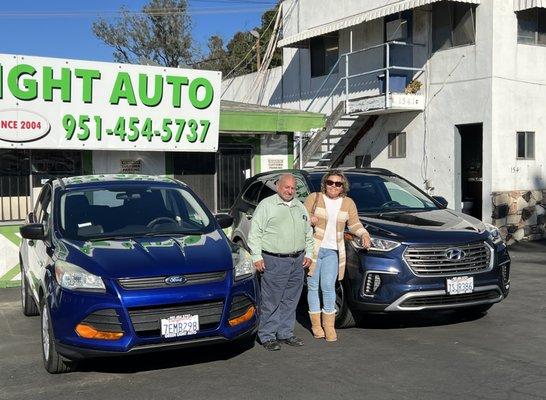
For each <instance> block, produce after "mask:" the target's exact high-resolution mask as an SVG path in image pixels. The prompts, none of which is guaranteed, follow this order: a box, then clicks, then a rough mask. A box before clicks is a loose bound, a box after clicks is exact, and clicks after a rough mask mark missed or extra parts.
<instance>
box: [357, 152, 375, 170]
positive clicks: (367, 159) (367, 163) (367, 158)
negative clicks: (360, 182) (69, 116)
mask: <svg viewBox="0 0 546 400" xmlns="http://www.w3.org/2000/svg"><path fill="white" fill-rule="evenodd" d="M371 166H372V156H371V155H370V154H366V155H363V156H356V157H355V168H370V167H371Z"/></svg>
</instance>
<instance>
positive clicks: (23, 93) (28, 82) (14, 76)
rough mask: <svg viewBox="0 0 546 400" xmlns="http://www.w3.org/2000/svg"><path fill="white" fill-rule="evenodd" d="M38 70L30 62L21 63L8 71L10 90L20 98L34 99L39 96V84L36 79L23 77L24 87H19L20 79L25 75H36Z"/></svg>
mask: <svg viewBox="0 0 546 400" xmlns="http://www.w3.org/2000/svg"><path fill="white" fill-rule="evenodd" d="M35 73H36V70H35V69H34V67H33V66H31V65H28V64H19V65H17V66H16V67H14V68H12V69H11V71H9V73H8V87H9V90H10V92H11V93H12V94H13V95H14V96H15V97H16V98H18V99H19V100H34V99H35V98H36V97H38V84H37V83H36V81H35V80H34V79H23V87H24V88H25V90H23V89H21V88H20V87H19V79H20V78H21V76H23V75H30V76H34V74H35Z"/></svg>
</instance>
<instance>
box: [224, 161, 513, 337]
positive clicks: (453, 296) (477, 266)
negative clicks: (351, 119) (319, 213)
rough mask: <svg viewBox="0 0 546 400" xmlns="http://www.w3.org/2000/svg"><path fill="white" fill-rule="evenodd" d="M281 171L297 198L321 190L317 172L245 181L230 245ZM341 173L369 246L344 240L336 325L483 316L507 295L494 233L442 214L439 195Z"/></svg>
mask: <svg viewBox="0 0 546 400" xmlns="http://www.w3.org/2000/svg"><path fill="white" fill-rule="evenodd" d="M283 172H291V173H293V174H294V175H295V176H296V182H297V187H296V192H297V197H298V198H299V199H300V200H302V201H303V200H304V199H305V198H306V197H307V195H308V194H309V193H311V192H315V191H320V181H321V178H322V176H323V175H324V171H322V172H320V171H301V170H290V171H273V172H267V173H263V174H259V175H256V176H254V177H252V178H250V179H248V180H247V181H246V182H245V185H244V187H243V189H242V191H241V193H240V194H239V196H238V197H237V199H236V200H235V203H234V205H233V207H232V209H231V211H230V213H231V215H232V216H233V217H234V229H233V233H232V239H233V241H234V242H236V243H239V244H240V245H242V246H245V247H246V246H247V245H246V243H247V237H248V231H249V229H250V222H251V220H252V213H253V212H254V209H255V208H256V205H257V204H258V203H259V202H260V201H261V200H262V199H264V198H266V197H268V196H270V195H271V194H273V193H274V192H275V182H276V180H277V178H278V176H279V175H280V174H281V173H283ZM345 174H346V176H347V178H348V180H349V184H350V191H349V196H351V198H352V199H353V200H354V201H355V203H356V206H357V208H358V212H359V216H360V218H361V220H362V223H363V224H364V226H365V227H366V228H367V229H368V231H369V232H370V235H371V239H372V247H371V248H370V249H369V250H367V251H366V250H364V249H362V248H361V247H360V244H359V241H358V240H353V238H352V237H351V236H350V234H346V235H345V246H346V254H347V267H346V268H347V269H346V273H345V278H344V280H343V281H342V282H341V283H338V285H337V288H336V289H337V309H338V313H337V316H336V324H337V326H338V327H349V326H352V325H354V323H355V321H356V319H358V318H359V317H360V316H361V314H362V312H379V313H388V312H408V311H425V312H427V311H430V310H440V309H444V310H446V309H451V310H453V309H458V310H461V311H463V312H466V313H483V312H485V311H486V310H487V309H489V308H490V307H491V306H492V305H493V304H494V303H497V302H500V301H501V300H503V299H504V298H505V297H506V296H507V295H508V291H509V289H510V257H509V254H508V251H507V249H506V245H505V244H504V242H503V240H502V238H501V236H500V233H499V231H498V229H497V228H495V227H494V226H492V225H489V224H484V223H482V222H481V221H479V220H477V219H475V218H473V217H471V216H469V215H466V214H462V213H459V212H455V211H453V210H450V209H447V201H446V200H445V199H443V198H442V197H434V198H433V197H430V196H428V195H427V194H426V193H424V192H422V191H421V190H420V189H418V188H417V187H416V186H414V185H412V184H411V183H410V182H408V181H407V180H405V179H403V178H402V177H400V176H398V175H396V174H394V173H392V172H390V171H387V170H385V169H372V168H369V169H352V170H347V171H345Z"/></svg>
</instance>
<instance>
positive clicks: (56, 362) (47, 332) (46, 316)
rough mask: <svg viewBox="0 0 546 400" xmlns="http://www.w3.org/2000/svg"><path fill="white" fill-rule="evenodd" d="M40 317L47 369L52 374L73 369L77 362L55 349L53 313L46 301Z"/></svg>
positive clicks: (43, 354)
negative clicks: (51, 313) (52, 323)
mask: <svg viewBox="0 0 546 400" xmlns="http://www.w3.org/2000/svg"><path fill="white" fill-rule="evenodd" d="M40 319H41V327H42V329H41V331H42V356H43V360H44V366H45V369H46V371H47V372H49V373H50V374H61V373H64V372H70V371H72V369H73V368H74V365H75V364H74V363H73V362H72V361H70V360H68V359H66V358H65V357H63V356H61V355H60V354H59V353H57V350H56V349H55V337H54V335H53V326H52V325H51V315H50V313H49V307H48V306H47V302H46V301H44V302H43V304H42V313H41V318H40Z"/></svg>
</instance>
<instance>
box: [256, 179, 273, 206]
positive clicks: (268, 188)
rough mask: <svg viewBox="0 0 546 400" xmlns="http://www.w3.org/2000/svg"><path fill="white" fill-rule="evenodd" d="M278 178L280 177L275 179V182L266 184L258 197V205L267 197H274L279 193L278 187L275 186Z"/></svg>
mask: <svg viewBox="0 0 546 400" xmlns="http://www.w3.org/2000/svg"><path fill="white" fill-rule="evenodd" d="M277 178H278V177H275V179H274V180H271V181H267V182H264V186H263V187H262V191H261V192H260V196H259V197H258V203H259V202H260V201H262V200H263V199H265V198H266V197H269V196H273V195H274V194H275V193H277V187H276V186H275V184H276V182H277Z"/></svg>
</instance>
